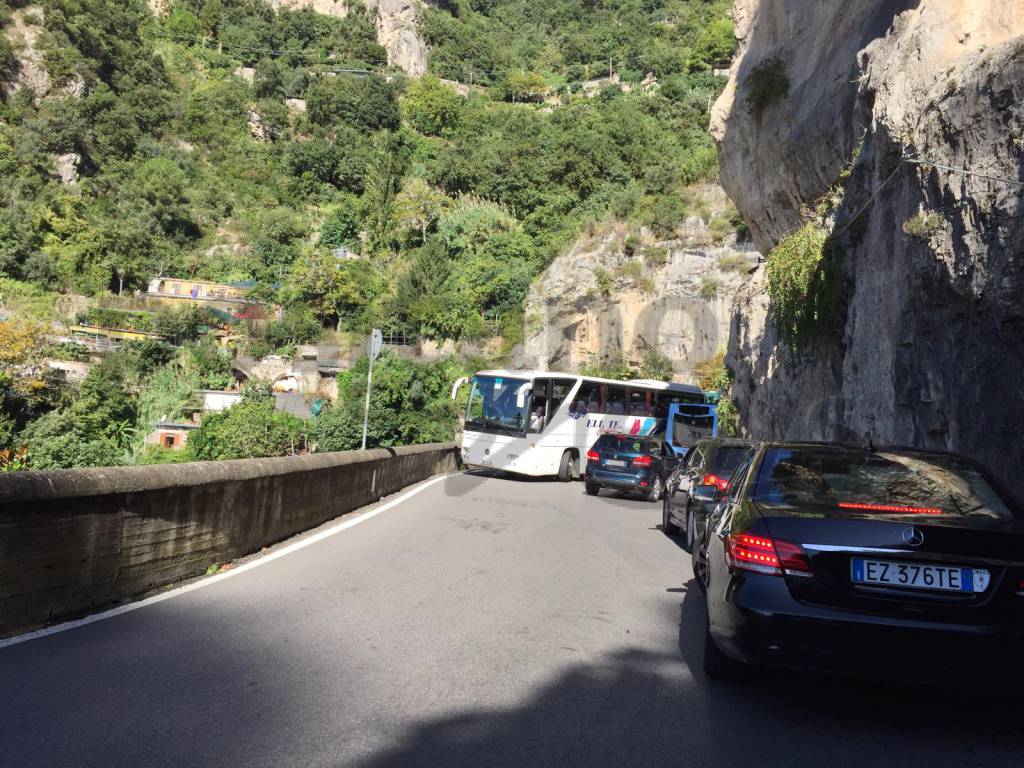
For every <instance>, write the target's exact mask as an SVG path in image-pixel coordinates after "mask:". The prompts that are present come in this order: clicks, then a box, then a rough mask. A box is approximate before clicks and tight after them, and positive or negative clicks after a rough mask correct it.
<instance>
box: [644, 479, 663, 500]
mask: <svg viewBox="0 0 1024 768" xmlns="http://www.w3.org/2000/svg"><path fill="white" fill-rule="evenodd" d="M664 493H665V484H664V483H662V482H661V478H660V477H655V478H654V484H653V485H651V490H650V491H648V493H647V500H648V501H661V497H662V496H663V495H664Z"/></svg>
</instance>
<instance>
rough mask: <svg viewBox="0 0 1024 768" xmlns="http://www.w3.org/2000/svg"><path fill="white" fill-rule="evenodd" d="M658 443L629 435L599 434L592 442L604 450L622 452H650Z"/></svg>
mask: <svg viewBox="0 0 1024 768" xmlns="http://www.w3.org/2000/svg"><path fill="white" fill-rule="evenodd" d="M657 444H658V443H657V442H656V441H654V440H644V439H643V438H639V437H633V436H631V435H601V436H600V437H599V438H597V442H596V443H594V447H595V448H597V449H598V450H599V451H600V450H605V451H620V452H622V453H629V452H632V453H650V452H651V450H652V448H653V447H654V446H656V445H657Z"/></svg>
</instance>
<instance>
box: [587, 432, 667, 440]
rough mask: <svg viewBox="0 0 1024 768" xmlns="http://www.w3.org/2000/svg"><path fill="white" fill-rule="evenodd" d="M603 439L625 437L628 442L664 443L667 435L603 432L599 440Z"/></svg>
mask: <svg viewBox="0 0 1024 768" xmlns="http://www.w3.org/2000/svg"><path fill="white" fill-rule="evenodd" d="M602 437H623V438H625V439H627V440H658V441H662V440H664V439H665V435H651V434H647V435H631V434H629V432H602V433H601V434H600V435H598V440H600V439H601V438H602Z"/></svg>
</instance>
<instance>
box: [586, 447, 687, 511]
mask: <svg viewBox="0 0 1024 768" xmlns="http://www.w3.org/2000/svg"><path fill="white" fill-rule="evenodd" d="M678 466H679V459H678V458H677V457H676V454H675V451H673V450H672V446H670V445H669V444H668V443H666V442H665V438H664V437H660V436H656V435H627V434H621V433H614V432H610V433H608V434H604V435H601V436H600V437H599V438H597V441H596V442H595V443H594V445H593V446H591V448H590V450H589V451H587V470H586V477H585V478H584V480H585V486H586V489H587V493H589V494H590V495H591V496H596V495H597V494H598V493H599V492H600V491H601V489H602V488H610V489H612V490H615V491H624V492H626V493H633V494H637V495H640V496H643V497H644V498H646V499H648V500H650V501H661V497H662V496H663V495H664V494H665V493H666V490H667V491H668V492H671V491H673V490H675V478H676V469H677V468H678Z"/></svg>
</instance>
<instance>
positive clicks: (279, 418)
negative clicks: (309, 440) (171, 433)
mask: <svg viewBox="0 0 1024 768" xmlns="http://www.w3.org/2000/svg"><path fill="white" fill-rule="evenodd" d="M304 440H305V436H304V425H303V422H302V420H301V419H299V418H296V417H295V416H292V415H291V414H287V413H282V412H280V411H278V410H276V408H275V404H274V398H273V397H269V396H268V397H259V396H257V397H244V398H243V399H242V401H241V402H240V403H238V404H237V405H234V406H232V407H231V408H228V409H227V410H226V411H222V412H221V413H211V414H207V415H206V417H205V418H204V419H203V421H202V424H201V425H200V427H199V429H197V430H194V431H193V432H192V433H191V434H190V435H189V438H188V443H187V450H188V454H189V456H190V457H191V458H193V459H195V460H199V461H210V460H221V459H251V458H259V457H262V456H288V455H291V454H293V453H295V452H296V451H298V450H301V449H303V448H304Z"/></svg>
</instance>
